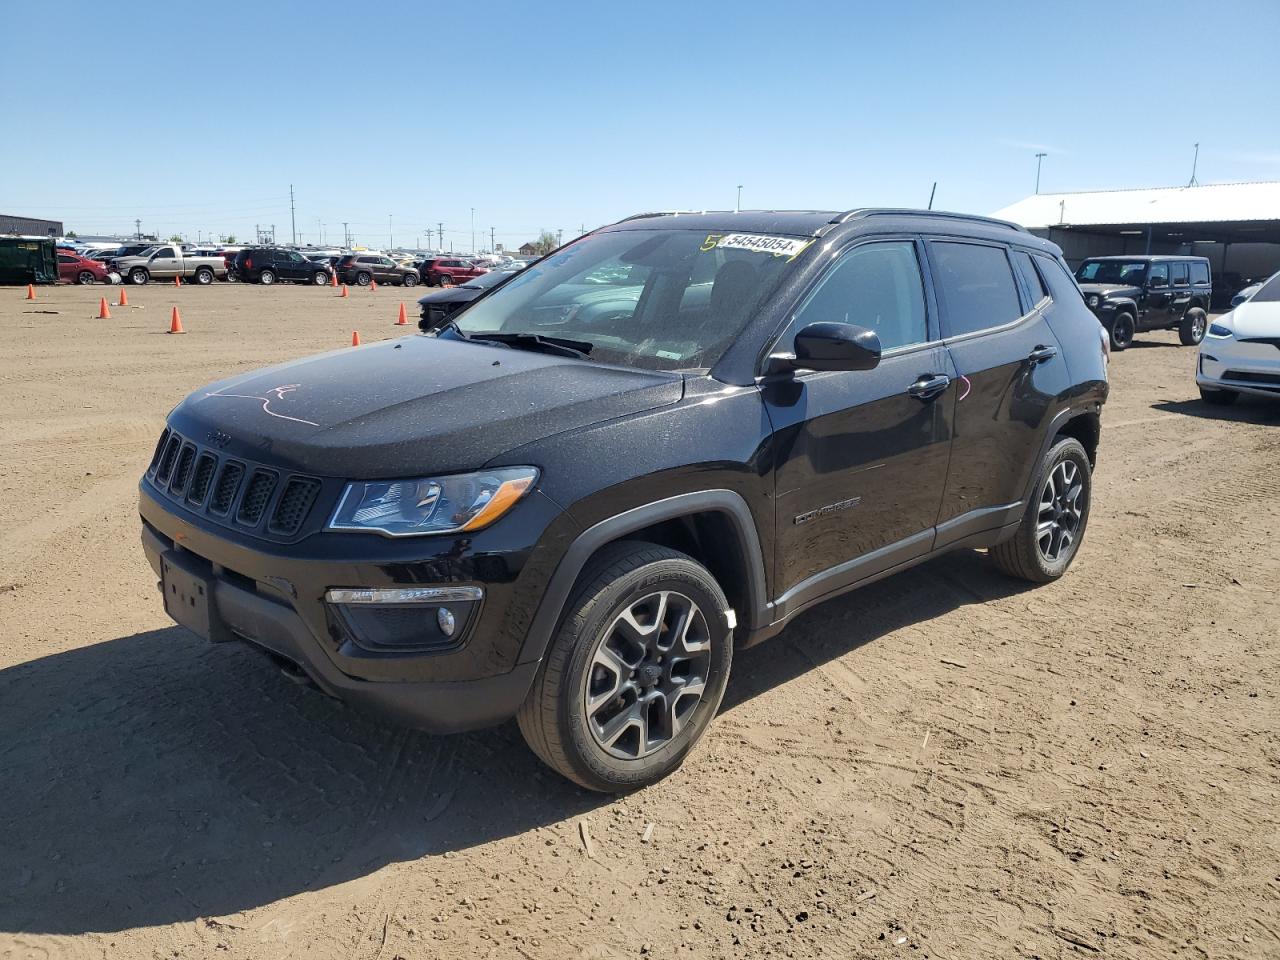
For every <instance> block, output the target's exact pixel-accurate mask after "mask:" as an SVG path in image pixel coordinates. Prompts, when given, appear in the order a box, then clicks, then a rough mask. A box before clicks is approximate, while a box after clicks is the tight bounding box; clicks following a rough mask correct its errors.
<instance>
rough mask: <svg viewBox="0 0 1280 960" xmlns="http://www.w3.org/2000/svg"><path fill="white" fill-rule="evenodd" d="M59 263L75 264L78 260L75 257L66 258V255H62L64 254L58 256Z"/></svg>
mask: <svg viewBox="0 0 1280 960" xmlns="http://www.w3.org/2000/svg"><path fill="white" fill-rule="evenodd" d="M58 262H59V263H75V262H76V258H75V257H67V256H64V255H62V254H58Z"/></svg>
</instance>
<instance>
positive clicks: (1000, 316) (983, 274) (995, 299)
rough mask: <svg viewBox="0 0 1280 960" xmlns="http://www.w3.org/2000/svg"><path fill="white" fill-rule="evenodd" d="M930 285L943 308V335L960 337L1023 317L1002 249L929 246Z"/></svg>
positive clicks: (972, 245) (939, 243)
mask: <svg viewBox="0 0 1280 960" xmlns="http://www.w3.org/2000/svg"><path fill="white" fill-rule="evenodd" d="M929 252H930V259H931V260H932V261H933V266H934V270H933V282H934V287H935V288H936V290H937V293H938V296H939V299H940V300H941V301H942V304H943V316H942V320H943V326H942V331H943V335H944V336H947V337H961V336H964V335H965V334H967V333H976V332H977V331H979V330H989V329H991V328H992V327H999V326H1002V325H1004V324H1006V323H1010V322H1012V321H1014V320H1017V319H1018V318H1019V317H1020V316H1022V303H1021V301H1020V300H1019V299H1018V287H1017V284H1016V283H1015V282H1014V279H1013V270H1012V269H1011V268H1010V266H1009V256H1008V254H1007V253H1006V252H1005V248H1004V247H1000V246H991V245H988V244H980V243H965V242H960V241H953V240H935V241H933V242H932V243H931V244H930V245H929Z"/></svg>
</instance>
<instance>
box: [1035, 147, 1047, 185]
mask: <svg viewBox="0 0 1280 960" xmlns="http://www.w3.org/2000/svg"><path fill="white" fill-rule="evenodd" d="M1047 156H1048V154H1047V153H1037V154H1036V193H1039V192H1040V164H1042V163H1044V158H1045V157H1047Z"/></svg>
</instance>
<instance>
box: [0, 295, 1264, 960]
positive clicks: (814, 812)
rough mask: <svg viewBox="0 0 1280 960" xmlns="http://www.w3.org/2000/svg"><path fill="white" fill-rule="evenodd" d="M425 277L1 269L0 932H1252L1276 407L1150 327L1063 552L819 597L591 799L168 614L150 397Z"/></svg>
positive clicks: (285, 347)
mask: <svg viewBox="0 0 1280 960" xmlns="http://www.w3.org/2000/svg"><path fill="white" fill-rule="evenodd" d="M419 292H420V291H400V290H397V289H393V288H388V287H384V288H382V289H380V290H378V291H377V292H372V293H371V292H369V291H367V290H353V291H352V295H351V298H350V299H348V300H340V299H337V298H336V297H334V296H333V291H331V290H328V289H312V288H302V287H289V286H279V287H275V288H271V289H264V288H259V287H244V286H239V285H226V284H220V285H217V286H215V287H212V288H196V287H183V288H182V289H180V290H177V289H174V288H172V287H167V286H148V287H144V288H130V289H129V299H130V301H131V306H129V307H119V308H113V317H112V319H110V320H97V319H93V318H94V317H96V314H97V300H98V297H99V296H101V295H102V294H104V293H106V294H107V295H108V297H109V299H110V300H111V301H112V302H113V303H114V302H115V300H116V297H117V295H118V289H114V288H102V287H94V288H58V289H48V288H46V289H41V290H40V291H39V299H38V300H37V301H35V302H34V303H28V302H26V301H24V300H23V299H22V297H23V291H22V290H18V289H12V288H8V289H3V290H0V338H2V340H0V343H2V344H3V345H2V346H0V410H2V411H3V414H2V415H0V638H2V639H3V643H2V644H0V731H3V738H2V739H0V957H3V958H19V957H24V958H25V957H46V956H66V957H82V956H83V957H101V956H109V957H113V958H114V957H122V958H128V960H132V958H151V957H206V956H208V957H233V958H261V957H273V958H274V957H295V956H296V957H308V958H328V957H343V958H382V960H391V958H394V957H403V958H417V957H431V958H434V957H441V958H454V957H458V958H467V960H476V958H482V957H524V958H539V960H541V958H547V960H551V958H556V960H558V958H566V957H568V958H574V957H582V958H614V957H638V956H641V955H646V956H650V957H678V956H691V957H692V956H697V957H762V956H778V955H781V956H788V957H792V956H794V957H810V956H824V957H837V958H851V957H853V958H857V957H878V956H882V955H890V954H901V955H902V956H919V957H940V958H960V957H964V958H969V957H972V958H990V957H996V956H999V957H1013V956H1017V957H1043V958H1051V957H1064V956H1085V955H1088V956H1107V957H1135V958H1136V957H1144V958H1165V957H1174V956H1188V957H1213V958H1224V957H1259V958H1261V957H1276V956H1278V955H1280V813H1278V811H1280V798H1278V796H1277V793H1278V790H1280V766H1278V764H1280V735H1278V734H1280V710H1278V709H1277V696H1278V694H1280V684H1278V683H1277V680H1278V679H1280V668H1278V667H1277V649H1278V647H1280V641H1278V638H1277V631H1278V629H1280V627H1278V625H1280V598H1278V595H1277V589H1276V584H1277V582H1280V536H1277V534H1278V533H1280V479H1278V474H1277V465H1278V464H1280V404H1275V405H1268V404H1266V403H1264V402H1261V401H1252V400H1247V399H1246V400H1244V401H1242V402H1241V403H1240V404H1239V405H1237V406H1236V407H1234V408H1230V409H1226V410H1219V409H1213V408H1209V407H1206V406H1205V405H1203V404H1202V403H1201V402H1200V401H1199V399H1198V397H1197V394H1196V389H1195V384H1194V380H1193V376H1192V367H1193V358H1194V352H1193V351H1192V350H1190V349H1186V348H1179V347H1178V346H1177V345H1176V343H1177V341H1176V336H1175V335H1173V334H1167V333H1159V334H1148V335H1145V336H1144V337H1143V338H1142V340H1141V342H1140V343H1139V344H1138V345H1136V346H1135V347H1134V348H1133V349H1131V350H1129V351H1127V352H1125V353H1123V354H1118V355H1117V356H1116V357H1115V358H1114V360H1113V363H1112V372H1113V380H1114V382H1113V391H1112V400H1111V402H1110V403H1109V404H1108V406H1107V408H1106V411H1105V414H1104V418H1103V422H1104V429H1103V439H1102V445H1101V450H1100V452H1099V465H1098V471H1097V474H1096V487H1095V502H1094V512H1093V516H1092V519H1091V522H1090V525H1089V530H1088V534H1087V536H1086V539H1085V542H1084V545H1083V548H1082V552H1081V554H1080V556H1079V558H1078V559H1077V562H1076V565H1075V567H1074V568H1073V569H1072V571H1071V573H1070V574H1068V575H1067V576H1066V577H1065V578H1064V579H1063V580H1061V581H1060V582H1058V583H1056V584H1054V585H1052V586H1048V587H1042V588H1038V589H1028V588H1027V587H1026V586H1025V585H1023V584H1020V583H1016V582H1014V581H1011V580H1008V579H1006V578H1004V577H1002V576H1001V575H999V574H998V573H996V572H995V571H994V570H993V569H992V567H991V566H990V565H989V563H988V562H987V560H986V558H985V557H984V556H983V555H982V554H981V553H980V552H966V553H962V554H957V555H953V556H950V557H947V558H944V559H942V560H939V561H935V562H933V563H930V564H927V565H925V566H922V567H919V568H917V569H915V570H913V571H910V572H908V573H906V574H902V575H900V576H898V577H895V578H892V579H890V580H886V581H883V582H881V583H879V584H876V585H874V586H871V587H869V588H867V589H865V590H863V591H861V592H858V593H855V594H852V595H849V596H847V597H844V598H842V599H839V600H836V601H833V602H831V603H829V604H827V605H826V606H824V607H822V608H821V609H819V610H816V611H814V612H812V613H811V614H809V615H807V616H805V617H804V618H803V619H802V620H801V621H799V622H797V623H796V624H795V625H794V626H792V627H791V628H790V629H788V630H787V631H786V632H785V633H783V634H782V635H780V636H779V637H778V638H776V639H775V640H773V641H771V642H769V643H767V644H765V645H763V646H761V647H758V648H756V649H753V650H750V651H747V652H746V653H744V654H742V655H741V656H740V657H739V658H738V659H737V662H736V664H735V668H734V676H733V677H732V678H731V680H730V687H729V692H728V696H727V699H726V703H725V706H724V709H723V711H722V714H721V716H720V717H719V718H718V720H717V721H716V723H715V724H714V725H713V727H712V729H711V731H710V734H709V736H708V738H707V740H706V742H705V744H704V745H703V746H702V747H700V748H699V749H698V750H697V751H695V752H694V754H693V755H692V756H691V757H690V759H689V761H688V763H687V764H686V765H685V767H684V769H683V770H682V771H680V772H679V773H677V774H676V775H675V776H673V777H671V778H670V779H669V780H667V781H666V782H664V783H662V784H661V785H659V786H657V787H655V788H652V789H650V790H647V791H644V792H642V793H639V794H636V795H633V796H630V797H627V798H625V799H610V798H605V797H600V796H596V795H591V794H588V793H585V792H583V791H580V790H577V789H575V788H574V787H572V786H570V785H569V784H567V783H566V782H564V781H562V780H560V779H559V778H557V777H556V776H555V775H553V774H551V773H549V772H548V771H545V770H544V769H543V768H542V767H541V766H540V765H539V764H538V763H537V761H535V760H534V759H533V757H532V756H531V755H530V754H529V753H528V752H527V751H526V749H525V748H524V746H523V744H522V742H521V740H520V738H519V735H518V733H517V732H516V730H515V728H514V726H513V725H507V726H505V727H501V728H498V729H496V730H491V731H485V732H481V733H476V734H470V735H464V736H456V737H450V738H437V737H430V736H427V735H425V734H421V733H416V732H413V731H409V730H405V729H401V728H397V727H394V726H390V725H387V724H383V723H381V722H379V721H376V720H372V719H369V718H368V717H365V716H362V715H360V714H358V713H355V712H353V711H351V710H349V709H346V708H344V707H343V706H342V705H341V704H338V703H336V702H332V701H330V700H327V699H326V698H324V697H322V696H320V695H318V694H316V693H314V692H312V691H310V690H307V689H303V688H299V687H297V686H294V685H292V684H290V683H289V682H287V681H286V680H285V679H284V678H282V677H281V675H280V674H279V673H278V672H276V671H275V670H273V669H272V668H271V667H270V665H269V664H268V662H267V661H266V660H265V659H264V658H262V657H261V656H260V655H258V654H255V653H254V652H253V651H252V650H250V649H249V648H247V647H244V646H242V645H236V644H227V645H221V646H212V645H208V644H205V643H203V642H201V641H199V640H197V639H196V638H195V637H194V636H192V635H190V634H188V633H186V632H184V631H183V630H181V629H179V628H177V627H174V626H171V625H170V623H169V622H168V621H167V620H166V618H165V616H164V614H163V612H162V610H161V607H160V602H159V600H158V597H157V595H156V592H155V584H154V576H153V575H152V573H151V570H150V568H149V567H148V565H147V563H146V561H145V560H144V559H143V556H142V552H141V549H140V547H139V545H138V521H137V516H136V511H135V496H136V493H135V489H134V488H135V484H136V482H137V478H138V476H139V474H140V473H141V471H142V469H143V468H144V466H145V464H146V462H147V460H148V458H149V457H150V454H151V449H152V445H153V444H154V442H155V439H156V437H157V436H158V435H159V432H160V429H161V426H162V423H163V418H164V415H165V413H166V412H167V411H168V410H169V409H170V407H171V406H172V405H173V404H174V403H176V402H177V401H178V400H179V399H181V397H182V396H183V395H185V394H186V393H187V392H189V391H190V390H192V389H194V388H195V387H197V386H199V385H201V384H203V383H205V382H207V381H209V380H212V379H214V378H216V377H220V376H225V375H227V374H230V373H233V372H236V371H239V370H246V369H250V368H253V367H257V366H261V365H263V364H266V363H271V362H276V361H280V360H284V359H288V358H291V357H296V356H300V355H303V354H306V353H310V352H314V351H318V350H324V349H329V348H337V347H341V346H343V345H345V344H347V343H349V342H350V338H351V332H352V330H353V329H359V331H360V333H361V335H362V337H363V338H364V339H365V340H366V341H368V340H371V339H376V338H382V337H390V336H394V335H396V333H397V330H396V328H395V327H393V326H392V322H393V321H394V319H395V315H396V308H397V306H398V302H399V301H400V300H401V299H406V300H407V301H408V304H409V312H410V318H411V319H412V318H413V316H414V314H415V312H416V311H415V310H414V306H413V299H414V297H416V296H417V295H418V294H419ZM174 303H177V304H178V305H179V307H180V308H181V310H182V316H183V321H184V323H185V326H186V329H187V331H188V333H187V334H186V336H183V337H170V336H167V335H165V333H164V331H165V330H167V329H168V325H169V310H170V307H171V305H173V304H174ZM650 825H652V829H650ZM584 834H585V835H587V836H589V837H590V839H591V843H590V845H589V846H590V847H591V850H592V852H593V854H594V856H591V855H588V852H587V847H588V844H586V843H584V839H583V838H584ZM646 837H647V839H646Z"/></svg>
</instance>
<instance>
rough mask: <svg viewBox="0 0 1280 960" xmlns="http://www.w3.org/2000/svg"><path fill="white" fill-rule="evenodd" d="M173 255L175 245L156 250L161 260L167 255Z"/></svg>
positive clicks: (157, 256) (157, 257) (158, 258)
mask: <svg viewBox="0 0 1280 960" xmlns="http://www.w3.org/2000/svg"><path fill="white" fill-rule="evenodd" d="M172 256H173V247H161V248H160V249H159V250H157V251H156V259H157V260H161V259H163V258H165V257H172Z"/></svg>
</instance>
